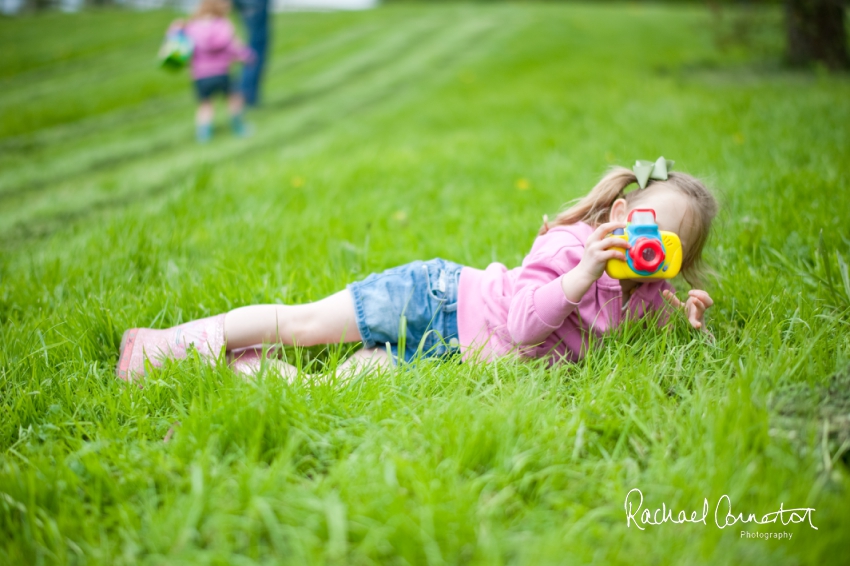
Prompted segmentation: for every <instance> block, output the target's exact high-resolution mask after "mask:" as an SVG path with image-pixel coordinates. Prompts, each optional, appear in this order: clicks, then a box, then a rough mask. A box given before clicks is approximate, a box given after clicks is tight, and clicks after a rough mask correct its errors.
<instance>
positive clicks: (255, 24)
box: [233, 0, 271, 106]
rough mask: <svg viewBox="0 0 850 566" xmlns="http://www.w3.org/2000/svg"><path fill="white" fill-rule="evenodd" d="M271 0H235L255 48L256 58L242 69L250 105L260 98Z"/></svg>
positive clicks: (244, 92)
mask: <svg viewBox="0 0 850 566" xmlns="http://www.w3.org/2000/svg"><path fill="white" fill-rule="evenodd" d="M269 2H270V0H234V2H233V4H234V5H235V6H236V10H237V11H238V12H239V15H240V17H241V18H242V21H243V22H244V23H245V28H246V29H247V31H248V45H249V46H250V47H251V49H253V50H254V53H255V54H256V58H255V59H254V61H253V62H251V63H250V64H248V65H245V67H244V68H243V69H242V85H241V86H242V94H243V96H244V97H245V103H246V104H247V105H248V106H255V105H256V104H257V102H259V99H260V80H261V79H262V75H263V66H264V65H265V62H266V53H267V50H268V43H269V38H270V35H271V33H270V31H269Z"/></svg>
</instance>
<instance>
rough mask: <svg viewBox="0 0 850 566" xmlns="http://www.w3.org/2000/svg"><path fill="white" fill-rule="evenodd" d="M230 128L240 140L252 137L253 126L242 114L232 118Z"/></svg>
mask: <svg viewBox="0 0 850 566" xmlns="http://www.w3.org/2000/svg"><path fill="white" fill-rule="evenodd" d="M230 128H231V129H232V130H233V133H234V134H236V135H237V136H238V137H240V138H247V137H248V136H250V135H251V126H249V125H248V124H247V123H246V122H245V120H244V119H243V118H242V114H239V115H238V116H233V117H231V118H230Z"/></svg>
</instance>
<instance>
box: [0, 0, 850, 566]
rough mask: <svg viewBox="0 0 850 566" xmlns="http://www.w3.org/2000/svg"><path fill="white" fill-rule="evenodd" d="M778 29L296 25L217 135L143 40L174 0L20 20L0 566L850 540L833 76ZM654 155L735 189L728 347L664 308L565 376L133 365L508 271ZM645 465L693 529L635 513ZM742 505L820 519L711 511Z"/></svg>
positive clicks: (1, 369)
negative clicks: (253, 103)
mask: <svg viewBox="0 0 850 566" xmlns="http://www.w3.org/2000/svg"><path fill="white" fill-rule="evenodd" d="M727 15H728V14H727ZM779 16H780V14H779V13H778V12H770V11H769V12H763V13H762V12H755V13H752V14H751V15H750V16H749V17H752V18H757V23H758V30H759V34H758V35H757V36H756V35H750V36H749V39H747V40H746V41H743V40H741V41H731V42H730V41H729V39H728V37H727V38H726V39H725V40H724V41H722V42H720V44H719V43H718V37H720V35H721V34H720V32H718V28H717V25H718V24H717V22H716V20H715V19H714V17H713V16H712V15H711V14H710V13H708V12H707V11H704V10H703V9H702V7H701V6H700V5H695V6H693V7H688V8H676V7H662V6H652V5H638V4H634V3H632V4H623V5H610V4H605V5H600V6H593V5H575V4H570V5H546V4H539V5H537V4H518V5H511V4H498V5H488V6H477V5H440V6H436V7H428V6H425V5H406V6H391V7H386V8H381V9H378V10H375V11H370V12H364V13H349V14H346V13H325V14H321V13H310V14H308V13H298V14H283V15H280V16H278V17H277V18H276V20H275V40H274V49H273V51H274V52H273V55H272V59H271V63H270V68H269V73H268V81H267V83H266V93H267V97H266V104H265V105H264V106H263V107H262V108H261V109H259V110H257V111H255V112H254V113H252V114H251V115H250V121H251V122H252V123H253V124H254V126H255V129H256V133H255V135H254V136H253V137H252V138H250V139H248V140H240V139H235V138H233V137H232V136H231V135H230V134H229V133H228V132H227V130H226V127H225V121H224V117H223V116H219V122H220V126H221V127H220V128H219V130H218V131H217V132H216V135H215V138H214V140H213V142H212V143H211V144H210V145H208V146H204V147H200V146H197V145H196V144H195V143H194V141H193V127H192V112H193V100H192V96H191V93H190V89H189V85H188V79H187V77H186V76H185V75H170V74H167V73H165V72H163V71H160V70H158V69H156V68H155V66H154V63H153V54H154V53H155V52H156V49H157V47H158V43H159V41H160V38H161V34H162V32H163V30H164V29H165V26H166V25H167V24H168V22H169V21H170V19H171V18H173V17H174V14H173V13H168V12H149V13H130V12H93V13H85V14H79V15H59V14H50V15H44V16H38V17H28V18H21V19H0V87H2V88H0V254H2V255H0V563H2V564H53V563H72V564H135V563H145V564H271V563H293V564H302V563H316V564H323V563H327V564H340V563H352V564H429V565H436V564H501V563H510V564H534V565H537V564H570V563H586V562H596V563H599V564H610V563H622V564H632V563H645V564H709V563H710V564H741V563H746V564H769V565H770V566H779V565H785V564H789V565H790V564H841V563H843V561H844V560H846V546H847V533H848V532H850V516H848V509H850V491H849V490H848V487H850V484H848V482H850V475H848V463H850V456H848V448H849V447H850V332H848V325H850V277H848V270H847V263H846V262H847V261H850V251H849V250H850V229H848V224H847V222H848V220H850V217H848V211H850V191H848V186H850V159H848V157H850V140H848V132H850V130H848V124H850V80H848V77H846V76H829V75H825V74H823V73H821V72H819V71H818V70H817V69H815V70H812V71H811V72H790V71H786V70H783V68H782V67H781V65H780V58H781V49H782V30H781V22H780V17H779ZM721 46H722V48H721ZM661 154H663V155H664V156H665V157H667V158H670V159H675V160H676V164H677V168H678V169H680V170H685V171H688V172H690V173H692V174H695V175H698V176H701V177H703V178H704V179H705V180H706V181H707V182H708V183H709V184H710V185H711V186H712V187H713V188H714V189H715V190H716V192H717V194H718V197H719V198H720V200H721V201H722V205H723V212H722V214H721V217H720V218H719V220H718V222H717V229H716V230H715V232H714V234H713V237H712V240H711V241H710V244H709V249H708V259H709V261H710V263H711V265H712V266H713V268H714V269H715V271H716V276H715V277H714V278H713V279H712V281H711V282H710V284H709V286H708V290H709V291H710V292H711V293H712V295H713V296H714V297H715V300H716V303H717V305H716V307H715V308H713V309H711V311H710V318H709V324H710V326H711V328H712V329H713V331H714V334H715V335H716V336H717V341H716V343H714V344H712V343H710V342H708V341H706V340H704V339H702V338H701V337H700V336H697V335H695V334H694V333H692V332H689V331H688V328H687V325H686V324H685V322H684V321H683V320H674V321H673V323H672V330H673V331H672V332H665V331H660V330H655V329H642V328H639V327H630V328H625V329H622V330H621V331H620V332H618V333H617V335H616V336H612V337H611V338H610V339H609V340H608V341H607V343H606V345H605V347H604V348H600V349H598V350H596V351H595V352H593V353H592V354H591V355H590V356H589V357H588V358H587V359H586V361H585V362H583V363H580V364H577V365H570V366H563V367H558V368H555V369H547V368H545V367H543V366H541V365H538V364H516V363H512V362H509V361H504V362H499V363H494V364H490V365H478V366H476V365H468V364H440V363H436V362H430V361H428V362H423V363H419V364H417V365H415V366H414V367H410V368H403V369H400V370H397V371H391V372H385V373H381V374H376V375H368V376H361V377H360V378H358V379H356V380H354V381H352V382H349V383H337V382H335V381H334V379H333V372H334V367H335V364H336V362H337V360H338V359H339V357H340V355H341V354H344V352H343V351H340V348H331V349H330V350H329V351H320V350H311V351H306V352H295V354H296V355H298V356H300V359H301V360H302V362H303V364H305V365H307V366H309V367H310V368H311V369H314V370H317V371H322V372H324V373H325V374H326V375H327V376H329V378H328V379H327V380H323V381H322V382H317V383H311V382H301V383H296V384H293V385H288V384H286V383H283V382H281V381H280V380H279V379H275V378H274V377H273V376H266V377H265V378H264V379H261V380H259V381H258V382H256V383H246V382H243V381H242V380H241V379H239V378H238V377H237V376H236V375H234V374H233V373H232V372H230V371H229V370H228V369H227V368H226V366H223V365H221V366H215V367H210V366H206V365H204V364H203V363H201V362H200V361H199V360H197V359H190V360H186V361H184V362H180V363H174V364H170V365H168V366H167V367H165V368H164V369H162V370H161V371H157V372H155V374H154V375H151V376H149V378H148V380H147V381H146V383H145V386H144V388H142V389H140V388H137V387H135V386H128V385H126V384H124V383H123V382H120V381H118V380H116V379H115V377H114V373H113V371H114V365H115V362H116V359H117V350H118V343H119V340H120V338H121V334H122V332H123V330H124V329H125V328H127V327H130V326H156V327H165V326H170V325H173V324H176V323H179V322H182V321H185V320H188V319H192V318H196V317H201V316H206V315H210V314H213V313H218V312H221V311H225V310H227V309H231V308H233V307H236V306H240V305H245V304H250V303H256V302H276V301H280V302H300V301H307V300H313V299H318V298H321V297H323V296H325V295H326V294H329V293H331V292H333V291H336V290H338V289H340V288H342V287H343V286H344V285H345V284H346V283H348V282H350V281H353V280H356V279H358V278H362V277H363V276H365V274H367V273H370V272H372V271H375V270H380V269H383V268H386V267H390V266H394V265H397V264H399V263H402V262H406V261H410V260H414V259H427V258H431V257H435V256H441V257H445V258H447V259H452V260H455V261H458V262H461V263H464V264H467V265H473V266H477V267H484V266H486V265H487V264H488V263H490V262H491V261H501V262H503V263H506V264H507V265H509V266H514V265H517V264H518V263H519V262H520V261H521V259H522V257H523V256H524V254H525V253H526V252H527V251H528V249H529V247H530V245H531V242H532V241H533V239H534V236H535V234H536V231H537V229H538V227H539V225H540V219H541V216H542V214H544V213H548V214H550V216H551V215H552V214H554V213H555V212H556V211H557V210H558V209H559V207H561V205H562V204H563V203H564V202H565V201H567V200H569V199H571V198H574V197H577V196H580V195H582V194H583V193H584V192H586V191H587V190H589V188H590V187H591V186H592V185H593V184H594V182H595V181H596V179H597V178H598V177H599V176H600V175H601V174H602V173H603V172H604V171H605V169H606V168H607V167H608V166H609V165H611V164H615V163H616V164H624V165H628V164H630V162H632V161H633V160H634V159H636V158H641V159H655V158H656V157H657V156H658V155H661ZM686 289H687V287H686V286H684V284H681V285H680V286H679V290H680V292H684V291H685V290H686ZM680 294H681V293H680ZM175 421H179V422H180V423H181V426H180V427H179V428H177V429H176V433H175V435H174V437H173V439H172V440H171V441H170V442H169V443H164V442H163V437H164V436H165V435H166V432H167V431H168V430H169V428H170V427H171V426H172V425H173V424H174V423H175ZM632 488H639V489H640V490H641V491H642V493H643V495H644V498H645V504H644V507H647V506H649V508H650V509H655V508H659V507H661V506H662V504H664V505H666V506H667V508H672V509H674V510H675V511H676V512H678V511H679V510H682V509H684V510H687V511H688V513H690V512H691V511H699V512H701V511H702V508H703V500H704V498H707V499H708V502H709V505H710V512H709V516H708V518H707V520H706V523H707V524H705V525H703V524H701V523H699V524H671V523H666V524H662V525H658V526H647V527H646V530H644V531H640V530H638V528H637V527H636V526H635V525H634V524H632V525H631V526H627V521H626V513H625V509H624V502H625V498H626V494H627V493H628V492H629V490H631V489H632ZM724 494H725V495H728V496H729V498H730V499H731V501H732V505H733V508H734V512H735V513H740V512H743V513H744V514H745V515H746V514H749V513H756V514H758V515H759V516H761V515H763V514H766V513H770V512H773V511H776V510H778V509H779V506H780V504H782V505H784V508H785V509H788V508H796V507H809V508H815V509H816V511H815V512H814V513H813V514H812V523H813V524H814V526H816V527H817V530H815V529H813V528H811V527H810V526H809V524H808V523H803V524H792V525H788V526H783V525H781V524H769V525H754V524H749V525H744V526H743V527H742V526H741V525H740V524H738V525H734V526H730V527H727V528H723V529H721V528H719V527H718V526H717V525H716V524H715V521H714V510H715V506H716V505H717V504H718V501H720V500H721V497H722V496H723V495H724ZM786 518H787V515H786ZM720 521H721V523H723V512H722V511H721V513H720ZM742 530H746V531H749V532H752V533H756V532H761V533H769V532H777V533H779V532H788V533H791V534H792V535H793V538H792V539H791V540H761V539H747V538H742V535H741V532H742ZM841 556H845V558H841Z"/></svg>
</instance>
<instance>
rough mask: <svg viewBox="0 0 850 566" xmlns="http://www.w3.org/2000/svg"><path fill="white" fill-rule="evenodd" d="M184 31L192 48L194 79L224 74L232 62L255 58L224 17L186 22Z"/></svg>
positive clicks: (175, 25)
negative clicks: (192, 45) (193, 47)
mask: <svg viewBox="0 0 850 566" xmlns="http://www.w3.org/2000/svg"><path fill="white" fill-rule="evenodd" d="M178 26H179V23H174V24H172V25H171V29H172V30H173V29H175V28H176V27H178ZM185 29H186V35H187V36H189V38H190V39H191V40H192V43H193V44H194V45H195V49H194V51H193V53H192V78H193V79H196V80H197V79H203V78H206V77H215V76H217V75H226V74H228V73H229V72H230V65H231V63H233V62H234V61H242V62H243V63H244V62H248V61H250V60H251V59H253V57H254V52H253V51H251V49H250V48H249V47H245V46H244V45H243V44H242V42H241V41H239V38H238V37H236V32H235V31H234V29H233V24H232V23H230V20H228V19H226V18H198V19H193V20H189V22H188V23H187V24H186V26H185Z"/></svg>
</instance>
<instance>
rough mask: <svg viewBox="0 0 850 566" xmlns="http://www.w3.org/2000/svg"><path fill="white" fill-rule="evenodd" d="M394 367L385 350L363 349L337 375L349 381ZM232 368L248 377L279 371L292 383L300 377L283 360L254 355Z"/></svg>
mask: <svg viewBox="0 0 850 566" xmlns="http://www.w3.org/2000/svg"><path fill="white" fill-rule="evenodd" d="M391 365H392V361H390V357H389V354H387V351H386V350H385V349H383V348H361V349H360V350H357V351H356V352H354V354H352V355H351V356H350V357H349V358H348V359H347V360H345V361H344V362H342V363H341V364H339V366H338V367H337V375H338V376H339V377H340V379H341V380H343V381H347V380H348V379H350V378H352V377H354V375H355V374H357V373H360V372H363V371H370V370H376V369H378V368H381V367H389V366H391ZM231 366H232V367H233V369H234V370H235V371H236V372H237V373H241V374H242V375H246V376H255V375H256V374H257V373H258V372H259V371H260V369H261V367H266V368H268V369H271V370H274V371H277V372H278V373H280V375H281V377H283V378H284V379H286V380H287V381H289V382H290V383H292V381H294V380H295V379H297V377H298V368H296V367H295V366H293V365H292V364H288V363H286V362H284V361H283V360H278V359H274V358H270V359H266V360H263V359H262V357H261V355H253V356H250V357H245V358H242V359H237V360H235V361H234V362H233V363H232V364H231ZM316 377H317V376H316V375H310V374H305V375H304V378H305V379H314V378H316Z"/></svg>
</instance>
